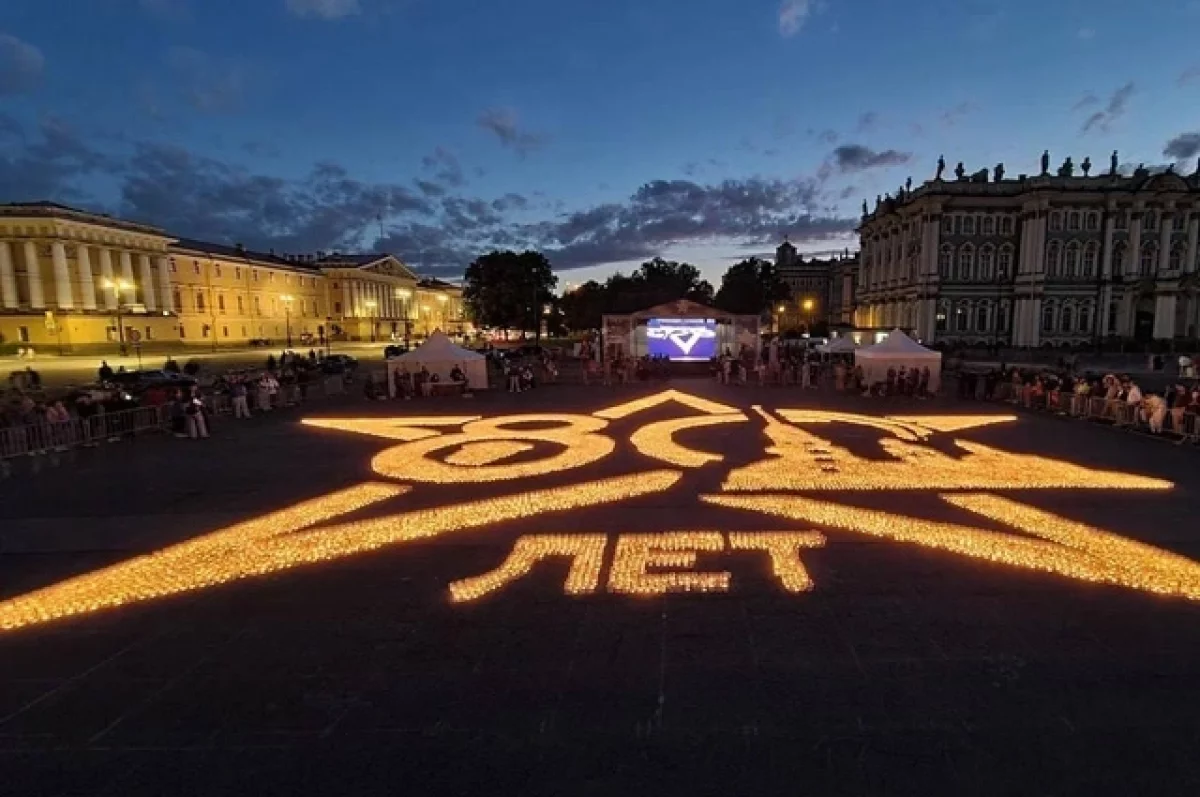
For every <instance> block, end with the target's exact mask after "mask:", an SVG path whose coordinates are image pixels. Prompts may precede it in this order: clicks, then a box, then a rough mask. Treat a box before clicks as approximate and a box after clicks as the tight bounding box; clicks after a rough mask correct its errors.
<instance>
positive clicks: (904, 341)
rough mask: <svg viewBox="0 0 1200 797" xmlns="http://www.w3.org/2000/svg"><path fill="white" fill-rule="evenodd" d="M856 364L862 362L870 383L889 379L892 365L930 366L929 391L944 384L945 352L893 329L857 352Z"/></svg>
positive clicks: (933, 390) (898, 366)
mask: <svg viewBox="0 0 1200 797" xmlns="http://www.w3.org/2000/svg"><path fill="white" fill-rule="evenodd" d="M854 363H855V365H861V366H862V369H863V375H864V376H865V377H866V380H867V384H869V385H871V384H875V383H876V382H883V381H886V380H887V371H888V369H889V368H895V369H896V370H899V369H900V366H904V367H905V368H909V369H912V368H926V367H928V368H929V392H931V393H934V392H937V390H938V388H939V387H941V384H942V353H941V352H939V351H933V350H932V349H927V348H925V347H924V346H922V345H921V344H920V343H917V342H916V341H915V340H913V339H912V338H910V337H909V336H908V335H905V334H904V333H903V332H901V331H900V330H898V329H893V330H892V331H891V332H890V333H889V334H888V336H887V338H886V339H884V340H883V341H882V342H880V343H876V344H875V345H874V346H867V347H866V348H863V349H859V350H858V351H856V352H854Z"/></svg>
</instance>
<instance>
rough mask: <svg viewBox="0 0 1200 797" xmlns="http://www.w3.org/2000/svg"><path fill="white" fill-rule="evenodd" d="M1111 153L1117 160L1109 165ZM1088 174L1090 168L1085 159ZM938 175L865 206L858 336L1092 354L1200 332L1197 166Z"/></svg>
mask: <svg viewBox="0 0 1200 797" xmlns="http://www.w3.org/2000/svg"><path fill="white" fill-rule="evenodd" d="M1115 159H1116V154H1115V153H1114V161H1115ZM1085 165H1086V166H1089V167H1090V162H1087V161H1085ZM1075 168H1076V167H1075V166H1074V165H1073V164H1072V163H1071V161H1070V159H1068V160H1067V162H1066V163H1064V164H1063V166H1062V167H1061V168H1060V169H1059V170H1058V173H1057V174H1056V175H1051V174H1050V173H1049V170H1048V160H1047V159H1046V158H1044V159H1043V169H1042V172H1043V173H1042V174H1040V175H1038V176H1032V177H1030V176H1026V175H1019V176H1018V177H1016V178H1005V177H1004V174H1003V167H1002V166H1000V167H998V168H997V169H996V170H995V171H994V172H993V173H991V174H989V172H988V171H987V170H984V171H982V172H978V173H976V174H974V175H972V176H970V177H968V176H967V175H966V174H965V173H963V172H962V171H961V166H960V169H959V170H958V173H959V175H960V176H959V178H958V179H956V180H943V179H941V176H940V174H941V167H939V170H938V172H939V176H938V177H937V178H935V179H933V180H931V181H929V182H926V183H925V184H924V185H922V186H920V187H918V188H916V189H912V190H901V191H900V192H898V195H897V196H896V197H887V198H884V199H882V200H879V201H877V205H876V208H875V210H874V211H873V212H867V208H866V205H865V203H864V206H863V210H864V213H863V217H862V223H861V225H860V227H859V234H860V240H861V255H860V256H861V271H860V275H859V280H858V288H857V293H856V296H855V303H856V310H855V323H856V325H857V326H860V327H884V326H897V327H901V328H904V329H908V330H910V331H912V332H914V333H915V334H916V335H917V336H918V337H919V338H921V339H922V340H923V341H925V342H927V343H934V342H944V343H947V344H951V345H954V344H965V345H991V344H999V345H1008V346H1017V347H1035V346H1076V345H1090V344H1093V343H1095V342H1096V341H1098V340H1100V339H1104V338H1122V339H1130V340H1141V341H1149V340H1152V339H1153V340H1172V339H1176V338H1189V339H1194V338H1196V337H1197V335H1198V330H1200V278H1198V272H1200V248H1198V244H1197V237H1198V233H1200V169H1198V170H1197V172H1196V173H1195V174H1193V175H1191V176H1187V177H1185V176H1183V175H1180V174H1176V173H1174V172H1173V171H1168V172H1165V173H1159V174H1151V173H1150V172H1149V171H1148V170H1146V169H1141V168H1139V169H1138V170H1137V171H1136V172H1135V173H1134V174H1133V175H1130V176H1125V175H1121V174H1118V173H1117V172H1116V170H1115V169H1110V170H1109V172H1108V173H1106V174H1103V175H1087V174H1085V175H1082V176H1080V175H1076V174H1075Z"/></svg>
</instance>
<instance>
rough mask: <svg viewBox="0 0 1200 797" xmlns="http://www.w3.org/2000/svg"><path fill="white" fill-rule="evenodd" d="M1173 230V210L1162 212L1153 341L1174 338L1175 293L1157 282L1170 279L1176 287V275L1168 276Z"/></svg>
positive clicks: (1168, 209) (1167, 209)
mask: <svg viewBox="0 0 1200 797" xmlns="http://www.w3.org/2000/svg"><path fill="white" fill-rule="evenodd" d="M1174 228H1175V209H1174V208H1166V209H1164V210H1163V214H1162V219H1161V220H1160V221H1159V233H1158V279H1157V280H1156V281H1155V296H1154V339H1155V340H1170V339H1171V338H1173V337H1175V291H1174V290H1168V289H1167V286H1160V285H1159V283H1158V281H1159V280H1163V279H1164V278H1167V279H1170V280H1171V282H1172V283H1173V284H1174V285H1178V284H1179V283H1178V275H1176V274H1170V273H1169V272H1170V268H1171V231H1172V230H1173V229H1174ZM1168 275H1169V276H1168Z"/></svg>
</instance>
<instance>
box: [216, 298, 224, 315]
mask: <svg viewBox="0 0 1200 797" xmlns="http://www.w3.org/2000/svg"><path fill="white" fill-rule="evenodd" d="M217 309H218V310H220V311H221V314H222V315H224V314H225V294H223V293H218V294H217Z"/></svg>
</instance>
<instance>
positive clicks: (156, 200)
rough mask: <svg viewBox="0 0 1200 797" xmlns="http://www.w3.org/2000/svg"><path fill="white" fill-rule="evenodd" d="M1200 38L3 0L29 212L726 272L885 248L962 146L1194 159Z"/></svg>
mask: <svg viewBox="0 0 1200 797" xmlns="http://www.w3.org/2000/svg"><path fill="white" fill-rule="evenodd" d="M65 8H69V9H70V10H69V11H66V10H64V9H65ZM1198 27H1200V0H1155V2H1152V3H1130V2H1128V0H1054V2H1050V3H1047V2H1032V0H925V2H921V1H920V0H909V1H908V2H900V0H782V2H781V0H690V1H689V2H679V0H673V1H671V2H668V0H575V1H574V2H572V1H571V0H567V1H566V2H564V1H563V0H509V2H505V3H486V4H485V3H477V2H459V1H457V0H255V1H254V2H246V0H89V2H86V3H84V2H79V3H71V4H69V5H66V6H64V5H61V4H54V3H46V2H44V0H3V10H2V12H0V201H18V200H27V199H54V200H58V201H62V202H66V203H68V204H74V205H79V206H84V207H88V208H96V209H101V210H105V211H108V212H112V213H117V214H121V215H124V216H128V217H131V218H136V219H140V220H146V221H150V222H153V223H156V224H160V225H163V226H165V227H166V228H167V229H168V230H170V231H171V232H173V233H176V234H180V235H188V236H192V237H202V238H208V239H212V240H215V241H219V242H234V241H241V242H244V243H246V244H247V245H250V246H257V247H263V248H265V247H274V248H275V249H276V250H277V251H311V250H315V249H326V250H330V249H341V250H348V249H357V248H370V247H380V248H384V249H388V250H390V251H394V252H396V253H398V254H400V255H401V256H402V257H404V258H405V259H407V260H410V261H412V262H414V263H416V264H417V266H418V267H419V268H421V269H423V270H425V271H428V272H431V273H439V274H442V275H447V276H455V275H456V274H458V273H461V270H462V268H463V267H464V266H465V264H466V263H467V262H469V260H470V259H471V258H472V257H473V256H474V255H475V254H478V253H480V252H482V251H486V250H487V249H489V248H491V247H493V246H500V247H521V246H533V247H537V248H540V249H542V250H544V251H546V252H547V253H548V254H549V255H550V257H551V259H552V261H553V262H554V263H555V265H556V267H557V268H558V269H559V270H560V274H561V276H562V278H563V280H564V281H566V280H570V281H580V280H582V279H585V278H588V277H593V276H603V275H605V274H608V273H611V272H612V271H613V270H614V269H615V268H617V267H624V268H629V265H630V264H631V263H632V264H634V265H636V263H637V262H640V261H641V260H643V259H646V258H649V257H651V256H654V255H659V254H661V255H664V256H668V257H674V258H677V259H681V258H686V259H688V260H690V261H692V262H695V263H697V264H698V265H700V266H701V267H702V268H703V269H704V270H705V272H706V274H707V275H709V277H710V278H711V279H713V280H714V282H715V281H716V280H717V279H718V278H719V275H720V273H721V272H722V271H723V270H724V268H725V267H726V266H727V265H728V264H729V263H730V262H731V259H733V258H738V257H741V256H744V255H746V254H749V253H759V252H765V251H770V250H771V249H773V247H774V243H775V242H776V241H777V240H778V239H779V238H780V237H781V236H782V235H783V234H785V233H787V234H790V235H791V237H792V239H793V240H794V241H796V242H798V243H799V244H801V246H802V248H803V249H805V250H809V251H821V250H830V249H841V248H842V247H843V246H846V245H849V246H851V247H852V248H853V246H854V244H853V240H852V238H850V237H848V236H849V232H850V231H851V230H852V229H853V226H854V222H855V218H856V216H857V213H858V210H859V206H860V203H861V201H862V199H863V198H864V197H870V198H871V199H872V201H873V198H874V197H875V195H876V194H880V193H884V192H888V191H892V190H894V189H895V187H896V186H898V185H899V184H901V183H902V182H903V181H904V179H905V178H906V177H907V176H909V175H912V176H913V177H914V179H915V180H916V181H917V182H920V181H921V180H923V179H925V178H927V177H929V176H931V174H932V170H933V165H934V162H935V161H936V159H937V157H938V155H939V154H942V153H944V154H945V156H946V159H947V161H949V163H950V164H951V168H953V165H954V164H955V163H956V162H957V161H959V160H962V161H964V162H965V164H966V166H967V168H968V169H969V170H972V171H974V170H976V169H979V168H982V167H984V166H989V167H990V166H992V165H994V164H995V163H996V162H998V161H1004V162H1005V163H1006V166H1007V169H1008V172H1009V173H1010V174H1016V173H1019V172H1022V171H1032V170H1033V169H1034V168H1036V163H1037V159H1038V156H1039V155H1040V153H1041V150H1042V149H1044V148H1049V149H1050V150H1051V153H1052V155H1053V156H1054V157H1055V159H1056V163H1057V162H1058V160H1061V158H1062V157H1065V156H1066V155H1073V156H1074V157H1075V160H1076V162H1079V161H1080V160H1082V158H1083V157H1084V156H1085V155H1090V156H1091V157H1092V160H1093V161H1094V162H1096V163H1098V164H1102V165H1104V166H1106V165H1107V163H1108V156H1109V153H1110V151H1111V150H1113V149H1119V150H1120V151H1121V155H1122V161H1123V162H1129V163H1133V164H1136V163H1139V162H1145V163H1147V164H1159V163H1166V162H1168V161H1172V160H1178V161H1181V162H1185V163H1186V166H1185V168H1186V169H1187V171H1189V172H1190V171H1191V170H1192V169H1194V168H1195V166H1194V164H1195V159H1196V157H1197V156H1200V50H1198V49H1197V48H1196V46H1195V34H1194V31H1195V30H1196V29H1197V28H1198ZM381 226H382V240H380V238H381V235H380V230H381Z"/></svg>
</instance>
